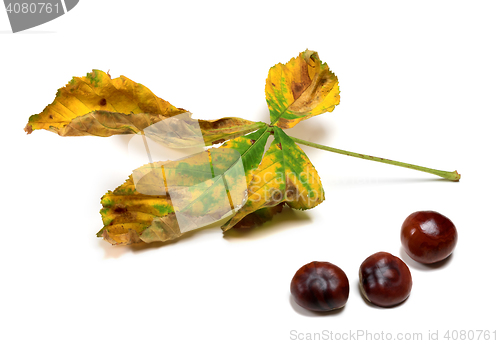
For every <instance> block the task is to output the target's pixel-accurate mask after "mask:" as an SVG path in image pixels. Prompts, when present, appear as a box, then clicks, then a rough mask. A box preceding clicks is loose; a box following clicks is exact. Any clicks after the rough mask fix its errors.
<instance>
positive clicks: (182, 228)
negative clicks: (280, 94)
mask: <svg viewBox="0 0 500 344" xmlns="http://www.w3.org/2000/svg"><path fill="white" fill-rule="evenodd" d="M269 135H270V133H269V132H268V131H267V130H266V129H261V130H259V131H257V132H255V133H252V134H249V135H246V136H243V137H239V138H236V139H233V140H231V141H228V142H226V143H225V144H224V145H223V146H221V147H219V148H213V149H210V150H209V151H207V152H202V153H199V154H196V155H193V156H190V157H186V158H184V159H181V160H179V161H171V162H157V163H154V164H148V165H144V166H142V167H141V168H139V169H137V170H135V171H134V172H133V174H132V176H130V178H129V179H128V180H127V181H126V182H125V183H124V184H123V185H121V186H120V187H118V188H117V189H116V190H115V191H113V192H108V193H107V194H106V195H105V196H103V198H102V201H101V203H102V205H103V208H102V210H101V215H102V217H103V223H104V228H103V229H102V231H101V232H99V233H98V235H99V234H100V235H102V236H103V237H104V238H105V239H106V240H107V241H109V242H110V243H112V244H130V243H133V242H140V241H144V242H153V241H167V240H173V239H175V238H177V237H180V236H181V235H183V234H184V233H185V232H187V231H190V230H193V229H196V228H199V227H202V226H205V225H207V224H209V223H211V222H214V221H217V220H218V219H220V218H222V217H224V216H225V215H227V214H229V213H231V212H234V209H236V208H238V207H241V206H242V203H243V202H244V200H245V198H246V188H247V182H246V180H247V177H246V176H247V175H248V174H249V173H250V172H251V171H252V170H253V169H254V168H256V167H257V166H258V163H259V162H260V160H261V158H262V154H263V152H264V148H265V144H266V142H267V138H268V137H269Z"/></svg>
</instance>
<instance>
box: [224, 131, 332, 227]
mask: <svg viewBox="0 0 500 344" xmlns="http://www.w3.org/2000/svg"><path fill="white" fill-rule="evenodd" d="M274 135H275V139H274V141H273V143H272V144H271V147H270V148H269V150H268V151H267V152H266V153H265V155H264V157H263V159H262V162H261V163H260V165H259V167H258V168H257V169H256V170H254V172H253V174H252V179H251V180H250V182H249V186H248V187H249V191H248V199H247V202H246V203H245V205H244V206H243V207H242V208H241V209H240V210H238V212H237V213H236V214H235V216H233V217H232V218H231V219H230V220H229V221H228V222H227V223H226V224H224V225H223V226H222V229H223V230H224V231H226V230H228V229H230V228H232V227H233V226H235V225H236V224H237V223H238V222H239V221H240V220H242V219H243V218H245V217H246V216H247V215H248V214H252V213H254V212H255V211H257V210H259V209H262V208H268V207H274V206H276V205H278V204H280V203H282V202H286V204H287V205H289V206H290V207H291V208H294V209H301V210H304V209H310V208H313V207H315V206H316V205H318V204H320V203H321V202H322V201H323V200H324V191H323V187H322V185H321V180H320V178H319V175H318V173H317V171H316V169H315V168H314V166H313V165H312V163H311V161H310V160H309V158H308V157H307V156H306V154H305V153H304V152H303V151H302V149H301V148H300V147H299V146H297V145H296V144H295V142H293V140H292V139H290V138H289V137H288V136H287V135H286V134H285V133H284V132H283V130H281V129H280V128H277V127H275V128H274Z"/></svg>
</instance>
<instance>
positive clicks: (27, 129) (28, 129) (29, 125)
mask: <svg viewBox="0 0 500 344" xmlns="http://www.w3.org/2000/svg"><path fill="white" fill-rule="evenodd" d="M24 131H25V132H26V133H27V134H31V133H32V132H33V128H32V127H31V124H26V126H25V127H24Z"/></svg>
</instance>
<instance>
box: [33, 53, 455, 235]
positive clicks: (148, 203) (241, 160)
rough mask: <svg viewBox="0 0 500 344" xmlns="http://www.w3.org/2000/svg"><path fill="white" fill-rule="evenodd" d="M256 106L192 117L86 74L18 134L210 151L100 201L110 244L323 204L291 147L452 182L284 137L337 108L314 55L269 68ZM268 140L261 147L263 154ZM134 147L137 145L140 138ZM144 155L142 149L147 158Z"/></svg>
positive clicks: (143, 92)
mask: <svg viewBox="0 0 500 344" xmlns="http://www.w3.org/2000/svg"><path fill="white" fill-rule="evenodd" d="M265 90H266V101H267V104H268V108H269V112H270V117H271V123H270V124H266V123H263V122H252V121H248V120H245V119H241V118H237V117H225V118H221V119H218V120H197V119H193V118H191V113H190V112H187V111H186V110H184V109H181V108H176V107H174V106H173V105H171V104H170V103H168V102H166V101H164V100H162V99H160V98H158V97H156V96H155V95H154V94H153V93H152V92H151V91H150V90H149V89H148V88H146V87H145V86H143V85H141V84H138V83H135V82H133V81H131V80H130V79H128V78H126V77H124V76H121V77H119V78H116V79H111V78H110V77H109V75H107V74H106V73H104V72H102V71H98V70H94V71H93V72H92V73H89V74H88V75H87V76H86V77H82V78H73V80H71V81H70V83H69V84H68V85H67V86H66V87H63V88H61V89H59V91H58V92H57V95H56V98H55V100H54V101H53V103H52V104H50V105H48V106H47V107H46V108H45V109H44V110H43V112H42V113H40V114H38V115H33V116H31V117H30V119H29V122H28V125H27V126H26V128H25V130H26V131H27V132H28V133H31V132H32V131H33V130H36V129H46V130H50V131H53V132H55V133H57V134H59V135H61V136H81V135H94V136H111V135H116V134H131V133H133V134H141V135H144V136H146V137H148V138H150V139H152V140H154V141H156V142H158V143H160V144H162V145H164V146H168V147H174V148H186V147H195V146H213V145H215V144H219V143H222V142H224V144H223V145H222V146H220V147H212V148H209V149H208V150H206V151H203V152H200V153H198V154H195V155H191V156H188V157H185V158H182V159H180V160H176V161H160V162H153V161H150V163H149V164H146V165H144V166H142V167H140V168H138V169H136V170H134V171H133V173H132V175H131V176H130V177H129V178H128V179H127V181H126V182H125V183H123V184H122V185H120V186H119V187H118V188H116V189H115V190H114V191H109V192H108V193H107V194H105V195H104V196H103V197H102V198H101V204H102V209H101V216H102V220H103V224H104V227H103V228H102V229H101V231H99V233H97V235H98V236H99V237H103V238H104V239H105V240H107V241H108V242H110V243H111V244H115V245H127V244H133V243H139V242H146V243H150V242H155V241H169V240H174V239H177V238H179V237H181V236H182V235H183V234H184V233H186V232H188V231H192V230H194V229H197V228H200V227H203V226H206V225H207V224H210V223H213V222H215V221H218V220H220V219H222V218H225V217H229V219H228V220H227V222H226V223H225V224H224V225H223V226H222V229H223V230H224V231H227V230H230V229H231V228H252V227H254V226H257V225H262V224H263V223H265V222H267V221H269V220H271V219H272V218H273V216H274V215H276V214H278V213H280V212H281V210H282V208H283V206H284V205H288V206H289V207H291V208H293V209H300V210H306V209H311V208H313V207H315V206H316V205H318V204H320V203H321V202H323V200H324V191H323V187H322V185H321V181H320V178H319V175H318V173H317V171H316V169H315V168H314V166H313V165H312V163H311V161H310V160H309V158H308V157H307V156H306V154H305V153H304V151H302V149H301V148H300V147H299V146H298V145H297V143H300V144H304V145H307V146H311V147H315V148H319V149H323V150H327V151H331V152H335V153H339V154H344V155H349V156H354V157H358V158H361V159H366V160H372V161H378V162H382V163H386V164H391V165H397V166H402V167H406V168H411V169H414V170H419V171H424V172H428V173H432V174H435V175H438V176H441V177H443V178H446V179H448V180H452V181H458V180H459V179H460V175H459V174H458V173H457V172H456V171H454V172H446V171H440V170H434V169H429V168H425V167H421V166H416V165H411V164H406V163H401V162H397V161H392V160H388V159H382V158H377V157H373V156H371V155H364V154H358V153H353V152H348V151H343V150H340V149H336V148H331V147H327V146H323V145H320V144H317V143H312V142H308V141H305V140H302V139H299V138H294V137H291V136H288V135H287V134H286V133H285V132H284V131H283V130H282V129H287V128H291V127H293V126H295V125H296V124H297V123H299V122H300V121H303V120H305V119H307V118H310V117H312V116H316V115H319V114H322V113H325V112H329V111H332V110H333V109H334V108H335V106H336V105H338V104H339V101H340V97H339V86H338V80H337V77H336V76H335V75H334V74H333V73H332V72H331V71H330V70H329V68H328V65H327V64H326V63H323V62H321V60H320V59H319V56H318V54H317V53H316V52H314V51H310V50H306V51H304V52H302V53H301V54H300V55H299V56H298V57H295V58H292V59H291V60H290V61H289V62H288V63H286V64H281V63H279V64H277V65H275V66H274V67H272V68H271V69H270V70H269V75H268V78H267V80H266V86H265ZM270 135H273V136H274V140H273V142H272V143H271V146H270V148H269V149H268V150H267V152H265V153H264V150H265V146H266V142H267V141H268V138H269V136H270ZM144 136H143V137H142V138H143V139H144V142H146V138H145V137H144ZM148 154H149V153H148Z"/></svg>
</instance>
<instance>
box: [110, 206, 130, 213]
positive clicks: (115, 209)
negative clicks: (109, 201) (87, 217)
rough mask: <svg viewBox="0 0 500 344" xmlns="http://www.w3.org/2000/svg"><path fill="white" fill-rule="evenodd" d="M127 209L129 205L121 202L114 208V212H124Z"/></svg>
mask: <svg viewBox="0 0 500 344" xmlns="http://www.w3.org/2000/svg"><path fill="white" fill-rule="evenodd" d="M126 211H127V207H125V206H123V205H121V204H117V205H116V206H115V207H114V208H113V212H114V213H116V214H123V213H125V212H126Z"/></svg>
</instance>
